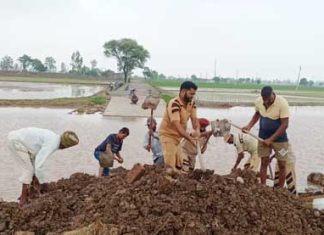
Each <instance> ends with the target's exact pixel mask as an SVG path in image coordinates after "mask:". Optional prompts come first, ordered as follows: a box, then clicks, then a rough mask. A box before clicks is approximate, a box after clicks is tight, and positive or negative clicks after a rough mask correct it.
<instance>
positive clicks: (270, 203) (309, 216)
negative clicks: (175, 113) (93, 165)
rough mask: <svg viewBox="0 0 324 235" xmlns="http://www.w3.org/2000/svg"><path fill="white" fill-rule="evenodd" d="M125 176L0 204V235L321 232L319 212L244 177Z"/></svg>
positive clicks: (71, 182) (83, 178)
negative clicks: (130, 179) (24, 202)
mask: <svg viewBox="0 0 324 235" xmlns="http://www.w3.org/2000/svg"><path fill="white" fill-rule="evenodd" d="M126 173H127V171H126V170H124V169H122V168H121V169H118V170H117V171H116V172H114V174H112V176H110V177H107V178H97V177H95V176H90V175H87V174H82V173H76V174H74V175H72V176H71V177H70V178H69V179H62V180H59V181H58V182H56V183H51V187H50V188H51V189H50V190H49V191H48V192H47V193H45V194H43V195H41V196H40V197H39V198H36V199H34V200H32V202H31V203H30V204H29V205H28V206H27V207H25V208H23V209H20V208H19V207H18V205H17V203H13V202H11V203H9V202H0V234H12V233H13V232H14V231H32V232H35V234H48V233H50V232H51V233H50V234H60V233H62V232H63V231H69V230H76V229H80V228H84V227H86V226H88V227H87V229H90V228H91V226H94V224H95V225H98V224H99V225H100V226H99V227H100V228H99V230H100V229H101V233H97V234H109V233H111V234H244V233H245V234H321V233H323V232H324V223H323V222H324V211H317V210H312V209H307V208H305V207H304V206H303V204H302V203H301V201H299V199H297V198H296V197H294V196H292V195H291V194H289V193H288V192H287V191H286V190H283V189H281V190H274V191H273V189H272V188H269V187H264V186H262V185H259V184H258V183H256V177H255V175H254V174H253V173H252V172H245V171H244V172H241V171H238V172H237V173H236V174H235V175H231V176H219V175H215V174H213V172H212V171H208V172H207V173H202V172H201V171H199V170H196V171H194V172H193V173H192V174H189V175H180V176H174V177H173V178H171V177H170V176H168V175H166V174H165V171H164V170H163V169H161V168H155V167H152V166H147V165H146V166H145V174H144V176H143V177H142V178H141V179H140V180H138V181H136V182H134V183H133V184H128V183H127V182H126V180H125V176H126ZM238 176H240V177H238ZM94 222H96V223H94ZM89 225H90V226H89ZM97 228H98V226H97ZM87 231H89V230H87ZM103 231H104V232H103ZM97 232H98V231H97ZM89 233H90V232H89ZM69 234H81V230H76V231H74V233H69ZM85 234H88V233H87V232H86V233H85Z"/></svg>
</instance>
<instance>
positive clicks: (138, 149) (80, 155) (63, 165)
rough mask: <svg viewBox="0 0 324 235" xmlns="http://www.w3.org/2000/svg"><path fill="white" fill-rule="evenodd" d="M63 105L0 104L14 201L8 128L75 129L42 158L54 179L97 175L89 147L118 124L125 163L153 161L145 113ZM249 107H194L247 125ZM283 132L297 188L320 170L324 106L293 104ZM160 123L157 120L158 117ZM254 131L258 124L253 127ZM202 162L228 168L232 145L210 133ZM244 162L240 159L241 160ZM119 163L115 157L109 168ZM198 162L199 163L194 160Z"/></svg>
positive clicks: (4, 160) (5, 183)
mask: <svg viewBox="0 0 324 235" xmlns="http://www.w3.org/2000/svg"><path fill="white" fill-rule="evenodd" d="M69 111H70V110H68V109H46V108H39V109H35V108H0V117H1V118H0V126H1V132H0V150H1V151H0V185H1V188H0V197H1V198H3V199H5V200H15V199H16V198H17V197H18V195H19V193H20V187H21V185H20V183H19V182H18V177H19V175H20V169H19V168H18V167H17V166H16V165H15V162H14V161H13V160H12V159H11V157H10V155H9V151H8V149H7V147H6V136H7V134H8V132H9V131H11V130H15V129H19V128H22V127H28V126H36V127H41V128H48V129H52V130H53V131H55V132H57V133H60V132H62V131H64V130H73V131H75V132H76V133H77V134H78V135H79V138H80V144H79V145H78V146H76V147H73V148H71V149H67V150H60V151H57V152H56V153H54V154H53V155H52V156H51V157H50V158H49V159H48V161H47V162H46V167H47V169H48V174H47V176H48V179H49V180H57V179H59V178H61V177H69V176H70V175H71V174H73V173H74V172H86V173H89V174H97V171H98V162H97V161H96V160H95V159H94V157H93V150H94V148H95V147H96V146H97V145H98V144H99V143H100V142H101V141H102V140H103V139H104V138H105V137H106V136H107V135H108V134H110V133H114V132H117V131H118V129H120V128H121V127H123V126H127V127H129V128H130V136H129V137H128V138H127V139H126V140H125V142H124V146H123V150H122V152H121V155H122V156H123V157H124V158H125V162H124V164H123V166H124V167H126V168H130V167H132V165H133V164H134V163H136V162H142V163H148V164H150V163H152V158H151V155H150V153H148V152H146V151H145V150H144V149H143V148H142V141H143V136H144V135H145V132H146V126H145V121H146V119H145V118H120V117H119V118H114V117H102V116H101V115H99V114H94V115H69V114H68V112H69ZM252 114H253V108H246V107H235V108H231V109H203V108H201V109H199V116H200V117H206V118H208V119H216V118H220V119H221V118H228V119H230V120H232V121H233V122H234V123H236V124H238V125H244V124H246V123H247V122H248V121H249V119H250V117H251V115H252ZM291 115H292V118H291V121H290V127H289V131H288V135H289V137H290V141H291V143H292V145H293V148H294V150H295V152H296V155H297V165H296V168H297V175H298V188H299V190H302V189H303V188H304V187H305V186H306V177H307V175H308V174H309V173H310V172H314V171H319V172H323V161H324V147H323V144H322V139H323V134H322V133H323V130H324V107H292V108H291ZM158 122H160V119H158ZM253 132H254V133H257V128H255V129H254V130H253ZM203 157H204V162H205V165H206V166H208V168H210V169H214V170H215V172H216V173H218V174H225V173H228V172H229V171H230V169H231V167H232V166H233V164H234V161H235V159H236V153H235V148H234V147H233V146H232V145H228V144H225V143H224V142H223V139H222V138H217V139H215V138H212V139H211V140H210V143H209V145H208V149H207V152H206V154H204V155H203ZM243 161H244V160H243ZM117 166H119V164H118V163H116V162H115V165H114V167H117ZM197 166H198V167H199V163H197Z"/></svg>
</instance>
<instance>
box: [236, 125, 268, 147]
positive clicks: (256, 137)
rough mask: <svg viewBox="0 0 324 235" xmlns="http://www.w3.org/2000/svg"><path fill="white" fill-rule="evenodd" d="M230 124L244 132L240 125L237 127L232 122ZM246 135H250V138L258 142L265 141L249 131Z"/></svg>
mask: <svg viewBox="0 0 324 235" xmlns="http://www.w3.org/2000/svg"><path fill="white" fill-rule="evenodd" d="M230 124H231V125H232V126H234V127H236V128H237V129H239V130H241V131H242V128H241V127H239V126H238V125H236V124H234V123H232V122H230ZM244 133H246V134H248V135H249V136H252V137H253V138H255V139H257V140H258V141H260V142H263V141H264V139H262V138H260V137H259V136H256V135H255V134H252V133H251V132H249V131H248V132H244Z"/></svg>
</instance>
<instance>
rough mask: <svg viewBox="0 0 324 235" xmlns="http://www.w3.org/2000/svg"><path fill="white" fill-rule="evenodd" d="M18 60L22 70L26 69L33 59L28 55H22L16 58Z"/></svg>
mask: <svg viewBox="0 0 324 235" xmlns="http://www.w3.org/2000/svg"><path fill="white" fill-rule="evenodd" d="M18 61H19V62H20V63H21V66H22V69H23V71H27V69H28V67H29V66H30V65H31V64H32V62H33V59H32V58H31V57H30V56H28V55H23V56H21V57H19V58H18Z"/></svg>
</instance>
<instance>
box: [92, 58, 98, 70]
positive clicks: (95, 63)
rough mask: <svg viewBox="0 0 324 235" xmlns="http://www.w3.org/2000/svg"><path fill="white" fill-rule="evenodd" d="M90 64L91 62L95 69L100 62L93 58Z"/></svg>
mask: <svg viewBox="0 0 324 235" xmlns="http://www.w3.org/2000/svg"><path fill="white" fill-rule="evenodd" d="M90 64H91V69H92V70H93V69H95V68H96V67H97V65H98V62H97V61H96V60H91V61H90Z"/></svg>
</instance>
